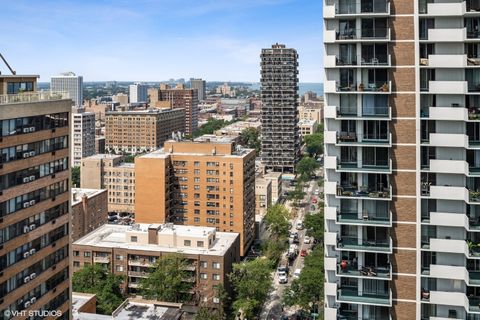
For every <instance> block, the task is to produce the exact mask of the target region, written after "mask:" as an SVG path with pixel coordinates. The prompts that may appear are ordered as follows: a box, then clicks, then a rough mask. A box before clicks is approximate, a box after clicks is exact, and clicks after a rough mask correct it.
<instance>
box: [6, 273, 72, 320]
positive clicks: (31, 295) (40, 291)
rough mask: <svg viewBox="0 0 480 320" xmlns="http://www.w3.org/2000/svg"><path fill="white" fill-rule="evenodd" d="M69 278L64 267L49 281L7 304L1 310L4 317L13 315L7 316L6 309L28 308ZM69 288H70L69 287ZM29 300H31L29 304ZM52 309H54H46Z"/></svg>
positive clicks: (18, 309) (19, 309)
mask: <svg viewBox="0 0 480 320" xmlns="http://www.w3.org/2000/svg"><path fill="white" fill-rule="evenodd" d="M67 279H68V268H65V269H63V270H62V271H60V272H58V273H56V274H55V275H54V276H53V277H50V278H49V279H48V280H47V281H45V282H43V283H42V284H40V285H39V286H37V287H35V288H33V289H32V290H31V291H30V292H28V293H27V294H25V295H24V296H23V297H21V298H20V299H18V300H17V301H15V303H12V304H11V305H9V306H7V307H6V308H5V309H4V310H2V311H0V314H2V315H3V316H4V319H5V320H7V319H10V318H11V317H12V316H10V317H7V316H6V314H5V311H6V310H9V311H21V310H24V309H26V308H28V307H29V306H30V305H32V304H34V303H35V302H36V301H37V300H38V299H40V298H41V297H42V296H43V295H45V294H46V293H47V292H49V291H50V290H52V289H53V288H55V287H56V286H58V285H59V284H60V283H62V282H64V281H65V280H67ZM67 290H68V289H67ZM27 302H29V303H28V304H27ZM44 310H52V309H44Z"/></svg>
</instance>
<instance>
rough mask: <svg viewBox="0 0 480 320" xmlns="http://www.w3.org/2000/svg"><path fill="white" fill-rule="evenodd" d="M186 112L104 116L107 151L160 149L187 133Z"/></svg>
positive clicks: (133, 112) (112, 112)
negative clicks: (177, 135) (167, 141)
mask: <svg viewBox="0 0 480 320" xmlns="http://www.w3.org/2000/svg"><path fill="white" fill-rule="evenodd" d="M184 130H185V110H184V109H147V110H134V111H111V112H106V113H105V148H106V150H107V151H108V152H112V151H113V152H116V153H121V152H126V153H131V154H136V153H142V152H149V151H153V150H156V149H158V148H159V147H161V146H162V145H163V143H164V142H165V141H166V140H168V139H171V138H172V133H173V132H175V133H176V132H184Z"/></svg>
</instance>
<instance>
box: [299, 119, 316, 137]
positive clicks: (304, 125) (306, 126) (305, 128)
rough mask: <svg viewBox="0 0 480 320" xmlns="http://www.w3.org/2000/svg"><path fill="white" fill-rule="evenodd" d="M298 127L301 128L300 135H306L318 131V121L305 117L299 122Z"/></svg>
mask: <svg viewBox="0 0 480 320" xmlns="http://www.w3.org/2000/svg"><path fill="white" fill-rule="evenodd" d="M298 128H299V129H300V135H301V136H306V135H309V134H314V133H315V132H316V131H317V128H318V123H317V121H315V120H306V119H303V120H300V121H299V122H298Z"/></svg>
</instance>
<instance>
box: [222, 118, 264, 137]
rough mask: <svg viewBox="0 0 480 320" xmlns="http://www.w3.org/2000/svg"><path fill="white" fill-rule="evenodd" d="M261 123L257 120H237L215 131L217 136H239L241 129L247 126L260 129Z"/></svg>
mask: <svg viewBox="0 0 480 320" xmlns="http://www.w3.org/2000/svg"><path fill="white" fill-rule="evenodd" d="M260 126H261V123H260V121H258V120H253V121H237V122H234V123H232V124H229V125H228V126H225V127H223V128H221V129H218V130H217V131H215V132H214V133H215V135H217V136H239V135H240V134H241V133H242V131H243V130H245V129H247V128H255V129H260Z"/></svg>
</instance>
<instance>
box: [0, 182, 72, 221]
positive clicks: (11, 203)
mask: <svg viewBox="0 0 480 320" xmlns="http://www.w3.org/2000/svg"><path fill="white" fill-rule="evenodd" d="M67 191H68V179H67V180H63V181H59V182H56V183H54V184H51V185H49V186H46V187H43V188H40V189H38V190H35V191H32V192H29V193H26V194H23V195H21V196H18V197H15V198H12V199H9V200H7V201H4V202H2V203H0V217H3V216H6V215H9V214H12V213H14V212H17V211H20V210H22V209H25V208H29V207H31V206H34V205H35V204H37V203H38V202H41V201H44V200H47V199H52V200H53V198H55V197H56V196H57V195H59V194H62V193H65V192H67Z"/></svg>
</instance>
